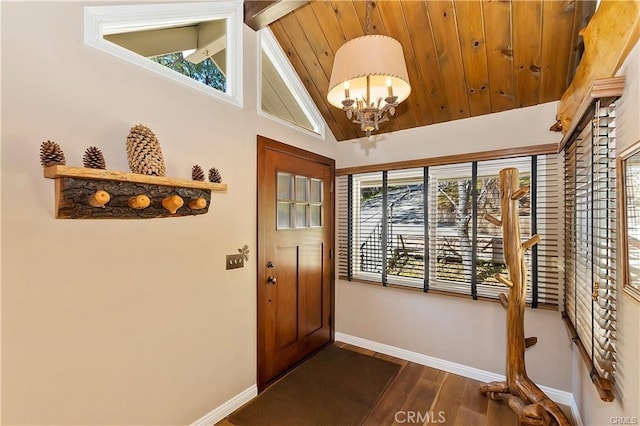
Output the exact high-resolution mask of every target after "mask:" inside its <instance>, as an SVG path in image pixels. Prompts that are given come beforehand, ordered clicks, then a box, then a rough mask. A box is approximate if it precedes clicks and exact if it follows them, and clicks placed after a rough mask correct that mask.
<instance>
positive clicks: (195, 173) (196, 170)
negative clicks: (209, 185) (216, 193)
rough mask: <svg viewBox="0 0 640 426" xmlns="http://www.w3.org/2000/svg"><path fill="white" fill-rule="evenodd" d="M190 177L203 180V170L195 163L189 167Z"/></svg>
mask: <svg viewBox="0 0 640 426" xmlns="http://www.w3.org/2000/svg"><path fill="white" fill-rule="evenodd" d="M191 179H193V180H199V181H203V180H204V170H202V167H200V166H199V165H197V164H196V165H195V166H193V167H192V168H191Z"/></svg>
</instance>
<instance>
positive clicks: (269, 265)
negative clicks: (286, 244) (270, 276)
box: [267, 261, 273, 269]
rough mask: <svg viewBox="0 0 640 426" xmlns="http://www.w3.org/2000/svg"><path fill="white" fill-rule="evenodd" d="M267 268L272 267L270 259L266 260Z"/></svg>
mask: <svg viewBox="0 0 640 426" xmlns="http://www.w3.org/2000/svg"><path fill="white" fill-rule="evenodd" d="M267 268H269V269H271V268H273V262H272V261H268V262H267Z"/></svg>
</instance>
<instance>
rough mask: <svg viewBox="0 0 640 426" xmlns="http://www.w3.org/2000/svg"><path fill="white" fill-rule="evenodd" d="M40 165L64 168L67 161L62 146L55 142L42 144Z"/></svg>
mask: <svg viewBox="0 0 640 426" xmlns="http://www.w3.org/2000/svg"><path fill="white" fill-rule="evenodd" d="M40 163H41V164H42V167H49V166H64V165H65V164H67V160H66V159H65V158H64V152H62V148H60V145H58V144H57V143H55V142H54V141H46V142H42V145H40Z"/></svg>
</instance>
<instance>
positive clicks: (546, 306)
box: [338, 276, 559, 311]
mask: <svg viewBox="0 0 640 426" xmlns="http://www.w3.org/2000/svg"><path fill="white" fill-rule="evenodd" d="M338 279H339V280H341V281H345V282H354V283H361V284H367V285H372V286H376V287H388V288H394V289H399V290H408V291H412V292H414V293H426V294H438V295H442V296H453V297H457V298H461V299H467V300H479V301H483V302H492V303H500V300H499V299H494V298H492V297H485V296H478V297H477V298H476V299H474V298H473V297H472V296H471V295H469V294H463V293H455V292H451V291H443V290H434V289H429V290H428V291H424V290H423V289H422V288H418V287H409V286H403V285H399V284H394V283H387V285H386V286H385V285H383V284H382V282H381V281H374V280H366V279H362V278H352V279H351V280H349V279H347V277H345V276H339V277H338ZM506 290H507V289H506V288H505V293H506ZM525 306H526V307H527V308H531V303H527V304H526V305H525ZM536 309H544V310H548V311H558V310H559V309H558V306H557V305H554V304H551V303H538V307H537V308H536Z"/></svg>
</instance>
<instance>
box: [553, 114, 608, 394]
mask: <svg viewBox="0 0 640 426" xmlns="http://www.w3.org/2000/svg"><path fill="white" fill-rule="evenodd" d="M615 155H616V153H615V111H614V106H613V105H611V106H609V107H601V106H600V105H599V102H597V103H596V107H595V112H594V118H593V120H592V121H591V125H588V126H586V127H585V128H584V129H583V130H582V132H581V133H580V134H579V135H578V136H577V138H576V140H575V141H574V142H573V143H572V144H571V145H569V146H568V148H566V149H565V151H564V182H565V191H564V192H565V195H564V204H565V208H564V210H565V214H564V216H565V217H564V220H565V225H566V226H565V244H564V252H565V268H564V280H565V294H564V311H563V315H564V317H565V319H566V320H567V321H568V324H569V327H570V329H571V332H572V333H573V339H574V341H575V342H576V344H577V345H578V348H579V349H580V352H581V354H582V356H583V357H584V359H585V360H586V361H587V363H588V365H589V366H590V367H591V379H592V380H593V382H594V383H595V384H596V386H597V388H598V390H599V392H600V397H601V398H602V399H603V400H605V401H612V400H613V398H614V395H613V376H614V372H615V358H616V355H615V354H616V351H615V341H616V338H615V335H616V328H615V326H616V321H615V311H616V309H615V306H616V292H615V287H616V265H615V248H616V235H615V229H616V224H615V218H616V172H615Z"/></svg>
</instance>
